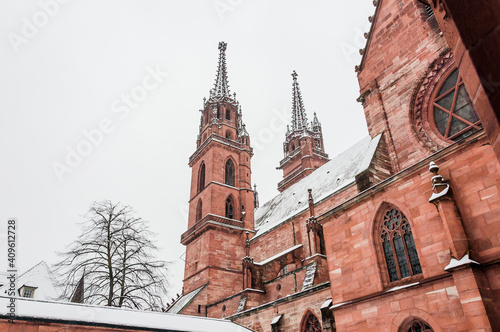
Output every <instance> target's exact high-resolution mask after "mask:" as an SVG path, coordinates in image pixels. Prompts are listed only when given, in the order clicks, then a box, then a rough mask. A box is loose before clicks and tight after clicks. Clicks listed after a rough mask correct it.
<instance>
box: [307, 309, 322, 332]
mask: <svg viewBox="0 0 500 332" xmlns="http://www.w3.org/2000/svg"><path fill="white" fill-rule="evenodd" d="M321 331H323V330H322V329H321V324H320V323H319V320H318V319H317V318H316V316H314V315H313V314H312V313H310V312H309V313H308V317H307V319H306V321H305V322H304V325H303V328H302V332H321Z"/></svg>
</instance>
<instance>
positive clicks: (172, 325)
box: [0, 296, 252, 332]
mask: <svg viewBox="0 0 500 332" xmlns="http://www.w3.org/2000/svg"><path fill="white" fill-rule="evenodd" d="M9 300H10V299H9V298H8V297H4V296H0V315H3V316H5V315H7V310H8V308H7V305H8V304H9ZM16 317H18V318H20V319H23V318H24V319H26V318H29V319H30V321H35V322H36V320H37V319H40V320H44V321H46V320H51V321H57V322H60V323H63V324H64V323H65V322H66V323H67V324H73V323H74V322H77V323H79V324H83V325H85V324H86V323H88V324H89V325H92V326H95V325H99V324H102V325H106V326H109V325H111V326H117V327H123V328H126V327H130V328H132V329H140V330H148V329H159V330H164V331H179V332H184V331H186V332H187V331H189V332H212V331H217V332H251V331H252V330H249V329H247V328H245V327H243V326H240V325H237V324H234V323H233V322H231V321H229V320H223V319H213V318H206V317H193V316H185V315H174V314H167V313H162V312H153V311H140V310H130V309H122V308H110V307H98V306H91V305H84V304H77V303H62V302H49V301H36V300H32V299H23V298H19V299H17V300H16Z"/></svg>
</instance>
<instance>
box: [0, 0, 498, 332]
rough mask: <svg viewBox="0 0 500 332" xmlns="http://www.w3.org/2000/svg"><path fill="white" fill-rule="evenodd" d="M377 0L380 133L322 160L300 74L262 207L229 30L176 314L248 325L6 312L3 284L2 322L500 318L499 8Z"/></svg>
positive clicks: (100, 327)
mask: <svg viewBox="0 0 500 332" xmlns="http://www.w3.org/2000/svg"><path fill="white" fill-rule="evenodd" d="M374 5H375V6H376V11H375V15H374V16H373V17H370V21H371V22H372V23H373V24H372V28H371V30H370V32H369V33H368V34H367V35H366V37H367V45H366V47H365V49H363V50H361V53H362V55H363V59H362V62H361V64H360V65H359V66H358V67H357V68H356V70H357V73H358V79H359V84H360V88H361V94H360V96H359V98H358V101H359V102H361V103H362V104H363V106H364V110H365V115H366V120H367V123H368V128H369V134H370V136H369V137H367V138H366V139H363V140H362V141H360V142H357V143H355V144H354V145H353V146H352V147H351V148H349V149H348V150H347V151H346V152H344V153H342V154H340V155H339V156H337V157H335V158H332V159H330V158H329V156H328V154H327V153H326V152H325V151H326V150H325V146H324V142H323V137H322V126H321V123H320V122H319V120H318V117H317V116H316V115H314V116H313V119H312V121H311V122H309V120H308V118H307V114H306V111H305V108H304V103H303V100H302V96H301V93H300V89H299V84H298V79H297V74H296V73H295V72H294V73H293V102H292V120H291V124H290V126H289V129H288V131H287V133H286V137H285V141H284V144H283V153H284V156H283V159H282V160H281V162H280V163H279V168H280V169H282V170H283V180H282V181H281V182H280V183H279V184H278V189H279V191H280V194H279V195H277V196H276V197H274V198H273V199H272V200H270V201H269V202H267V203H265V204H262V205H260V206H259V204H258V197H257V194H256V192H255V191H254V190H252V187H251V177H250V176H251V163H250V161H251V158H252V154H253V153H252V148H251V137H250V135H249V134H248V132H247V131H246V129H245V125H244V124H243V119H242V113H241V109H240V106H239V103H238V101H237V100H235V95H231V94H230V92H229V89H228V84H227V75H226V58H225V56H226V55H225V51H226V44H225V43H220V44H219V50H220V58H219V67H218V70H217V79H216V84H215V87H214V89H213V90H211V92H210V96H209V99H208V100H206V101H205V103H204V109H203V110H202V116H201V122H200V132H199V136H198V138H197V149H196V151H195V152H194V153H193V155H192V156H191V158H190V160H189V165H190V166H191V168H192V184H191V197H190V213H189V221H188V230H187V231H186V232H185V233H184V234H183V235H182V237H181V241H182V243H183V244H184V245H185V246H186V249H187V251H186V257H187V260H186V267H185V279H184V292H183V295H182V296H181V297H180V298H179V299H178V300H177V301H176V302H175V303H174V304H173V305H172V306H170V308H169V310H168V311H169V312H170V313H180V314H184V315H195V316H208V317H212V318H226V319H229V320H231V321H233V322H235V323H237V324H240V325H236V324H232V323H231V322H229V321H227V320H217V319H209V318H201V317H187V316H178V315H169V314H162V313H144V312H139V311H134V312H129V311H126V310H125V311H124V310H119V309H111V308H95V307H88V306H82V305H76V304H75V305H74V304H61V303H53V302H46V303H45V302H37V301H28V300H25V301H26V302H25V303H20V306H19V307H20V308H19V310H20V316H18V317H16V318H15V319H14V320H13V321H8V317H7V316H6V314H5V310H6V309H5V308H6V304H7V301H8V299H7V298H5V297H2V296H0V303H2V306H1V308H3V309H0V310H1V311H0V329H1V330H2V331H3V330H5V331H16V332H17V331H42V330H43V331H62V330H64V331H66V330H71V331H82V332H83V331H132V330H135V331H137V330H140V331H167V330H168V331H194V330H196V331H247V329H246V328H243V327H241V325H243V326H246V327H248V328H250V329H252V330H255V331H300V332H303V331H394V332H396V331H398V332H399V331H401V332H407V331H436V332H438V331H500V266H499V264H500V197H499V194H498V192H499V188H500V163H499V160H500V89H499V85H500V83H498V82H500V61H499V60H498V54H499V53H500V4H499V2H498V1H492V0H474V1H471V0H428V1H423V0H422V1H420V0H408V1H400V0H398V1H396V0H375V1H374ZM327 126H328V124H326V126H325V127H327ZM327 143H328V142H327ZM270 167H271V166H270Z"/></svg>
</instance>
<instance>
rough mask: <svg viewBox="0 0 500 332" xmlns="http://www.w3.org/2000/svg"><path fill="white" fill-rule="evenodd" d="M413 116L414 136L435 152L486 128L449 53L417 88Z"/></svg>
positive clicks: (412, 107) (411, 108) (424, 77)
mask: <svg viewBox="0 0 500 332" xmlns="http://www.w3.org/2000/svg"><path fill="white" fill-rule="evenodd" d="M409 115H410V121H411V125H412V128H413V133H414V134H415V135H416V137H417V138H418V140H419V141H420V143H421V144H422V146H424V147H425V148H428V149H429V150H430V151H432V152H437V151H439V150H441V149H443V148H445V147H447V146H448V145H449V144H450V143H453V142H454V141H459V140H460V139H462V138H465V137H467V136H469V135H471V134H473V133H474V132H476V131H478V130H479V129H481V128H482V125H481V122H480V120H479V117H478V116H477V114H476V112H475V110H474V106H473V104H472V102H471V99H470V98H469V94H468V93H467V89H466V88H465V85H464V82H463V80H462V77H461V75H460V73H459V71H458V69H457V66H456V64H455V61H454V60H453V54H452V53H451V52H450V50H449V49H448V50H446V51H445V52H443V53H442V54H441V55H440V56H439V57H438V58H437V59H436V60H434V61H433V62H432V63H431V64H430V65H429V67H428V68H427V70H426V72H425V73H424V74H423V76H422V78H421V79H420V80H419V82H418V83H417V84H416V85H415V88H414V90H413V96H412V98H411V104H410V114H409Z"/></svg>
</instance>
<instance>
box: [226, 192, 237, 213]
mask: <svg viewBox="0 0 500 332" xmlns="http://www.w3.org/2000/svg"><path fill="white" fill-rule="evenodd" d="M224 207H225V214H224V215H225V217H226V218H228V219H235V214H236V211H235V204H234V198H233V195H229V196H227V198H226V200H225V201H224Z"/></svg>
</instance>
